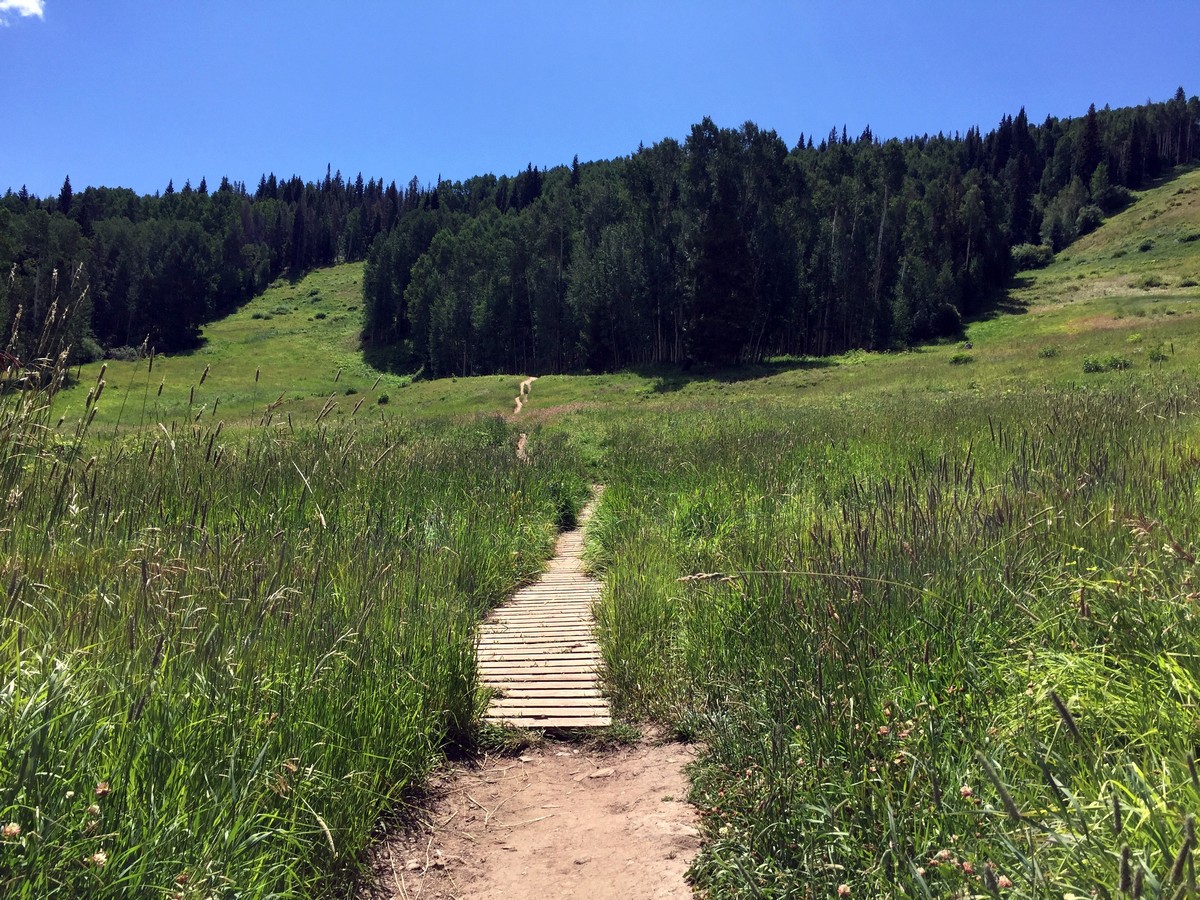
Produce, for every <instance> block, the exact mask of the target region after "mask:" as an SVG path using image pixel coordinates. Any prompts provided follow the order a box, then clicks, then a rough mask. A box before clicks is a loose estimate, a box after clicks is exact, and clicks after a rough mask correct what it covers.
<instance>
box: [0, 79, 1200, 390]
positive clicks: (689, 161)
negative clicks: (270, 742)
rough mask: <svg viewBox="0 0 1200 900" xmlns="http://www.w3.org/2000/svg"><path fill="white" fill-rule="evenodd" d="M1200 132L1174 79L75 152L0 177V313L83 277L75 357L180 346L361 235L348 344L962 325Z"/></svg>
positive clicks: (758, 346) (471, 353)
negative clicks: (792, 126)
mask: <svg viewBox="0 0 1200 900" xmlns="http://www.w3.org/2000/svg"><path fill="white" fill-rule="evenodd" d="M1198 155H1200V101H1198V100H1197V98H1196V97H1192V98H1190V99H1188V98H1187V97H1186V95H1185V93H1184V92H1183V90H1182V88H1181V89H1180V90H1179V91H1177V92H1176V94H1175V96H1174V97H1173V98H1172V99H1171V100H1169V101H1167V102H1165V103H1146V104H1144V105H1141V106H1137V107H1129V108H1124V109H1116V110H1112V109H1108V108H1105V109H1103V110H1096V109H1095V107H1092V108H1091V109H1089V110H1088V112H1087V114H1086V115H1085V116H1083V117H1080V118H1076V119H1056V118H1053V117H1050V118H1047V119H1046V120H1045V121H1044V122H1043V123H1041V124H1040V125H1032V124H1030V123H1029V122H1028V121H1027V119H1026V116H1025V113H1024V111H1023V110H1022V111H1021V112H1019V113H1017V115H1016V116H1005V117H1003V118H1002V119H1001V121H1000V124H999V126H998V127H997V128H995V129H993V130H992V131H990V132H989V133H987V134H986V135H984V134H981V133H980V131H979V129H971V130H970V131H968V132H967V133H966V134H965V135H954V136H953V137H949V136H946V135H942V134H939V135H936V136H929V135H925V136H922V137H914V138H908V139H905V140H896V139H892V140H886V141H881V140H879V139H878V138H877V137H876V136H875V135H873V134H872V133H871V131H870V129H869V128H868V129H866V130H865V131H864V132H863V133H862V134H861V135H859V136H857V137H851V136H849V135H847V133H846V129H845V128H844V127H843V128H842V129H841V131H840V133H839V132H838V131H836V130H833V131H831V132H830V133H829V134H828V135H827V136H825V137H823V138H821V139H820V140H819V141H814V138H813V137H807V138H806V137H804V136H801V139H800V140H799V141H798V142H797V144H796V145H795V146H794V147H792V148H788V147H787V146H786V145H785V143H784V142H783V141H782V140H781V139H780V137H779V136H778V135H777V134H776V133H775V132H773V131H764V130H762V129H760V128H758V127H757V126H756V125H754V124H752V123H746V124H745V125H743V126H742V127H741V128H740V129H728V128H719V127H717V126H716V125H715V124H714V123H713V122H712V121H711V120H708V119H705V120H704V121H703V122H701V123H699V124H697V125H695V126H694V127H693V128H692V130H691V133H690V134H689V135H688V136H687V138H686V139H685V140H683V141H682V142H680V141H676V140H672V139H666V140H662V141H660V142H658V143H656V144H654V145H653V146H651V147H644V146H643V147H639V148H638V150H637V152H635V153H633V154H631V155H629V156H627V157H623V158H618V159H613V160H605V161H598V162H590V163H586V164H580V163H579V161H578V159H576V160H575V161H574V162H573V164H572V165H570V166H561V167H557V168H553V169H549V170H539V169H538V168H536V167H534V166H532V165H531V166H528V167H527V168H526V169H525V171H523V172H519V173H517V174H516V175H514V176H511V177H510V176H505V175H502V176H499V177H497V176H494V175H481V176H478V177H475V178H470V179H468V180H466V181H463V182H447V181H439V182H438V183H437V184H436V185H430V186H422V185H420V184H419V183H418V182H417V180H416V179H415V178H414V179H412V180H411V181H410V182H409V183H408V184H407V185H406V186H405V187H403V188H398V187H397V185H396V183H395V182H392V183H391V184H389V185H387V186H386V187H385V185H384V181H383V179H373V180H369V181H366V182H364V180H363V177H362V175H361V174H360V175H359V176H358V177H357V178H356V179H354V180H353V181H349V180H346V179H343V177H342V175H341V173H340V172H337V173H333V172H331V171H329V170H328V169H327V170H326V173H325V177H324V179H323V180H320V181H316V182H306V181H303V180H302V179H301V178H299V177H298V176H292V177H291V178H289V179H286V180H283V179H277V178H276V176H275V175H274V174H270V175H264V176H263V177H262V178H261V179H260V181H259V183H258V185H257V188H256V189H255V190H253V191H251V190H249V189H248V188H247V186H246V185H245V184H243V183H240V182H232V183H231V182H230V181H229V180H228V179H227V178H222V179H221V182H220V184H219V186H218V187H217V189H216V190H215V191H211V192H210V190H209V187H208V184H207V182H206V181H205V180H204V179H202V180H201V181H200V183H199V185H198V186H197V187H195V188H193V187H192V185H191V184H190V183H185V184H184V186H183V188H182V189H179V190H176V188H175V186H174V184H173V183H169V184H168V185H167V186H166V189H165V190H164V191H162V192H160V193H156V194H154V195H152V196H145V195H138V194H136V193H135V192H134V191H132V190H129V189H125V188H108V187H88V188H86V189H84V190H82V191H78V192H77V191H75V190H74V189H73V188H72V186H71V183H70V178H69V177H68V178H67V179H66V180H65V181H64V183H63V186H62V190H61V191H60V192H59V194H58V196H57V197H46V198H38V197H36V196H32V195H30V194H29V193H28V192H27V191H26V190H25V189H24V188H22V189H21V190H19V191H16V192H14V191H12V190H11V189H9V190H8V191H7V192H6V193H5V194H4V196H3V197H0V327H3V329H4V330H3V334H4V335H11V337H9V338H7V339H6V340H7V341H8V343H7V344H6V346H5V350H6V351H8V352H11V353H14V354H16V355H18V356H24V355H27V354H29V353H30V352H32V349H33V347H34V346H35V341H36V335H37V334H38V333H39V331H40V326H41V323H42V322H43V321H44V319H45V317H46V316H47V314H48V312H49V310H50V309H51V308H52V307H53V304H55V302H56V301H59V300H60V299H61V295H63V294H64V292H74V293H75V294H76V295H77V296H78V295H81V296H82V297H83V300H84V302H83V303H81V304H79V305H78V307H77V308H76V311H75V312H74V314H73V315H74V318H73V320H72V321H71V322H70V323H69V326H68V328H67V329H66V334H67V337H68V339H69V341H70V342H71V347H72V358H73V360H74V361H82V360H89V359H94V358H97V357H99V356H101V355H124V354H130V353H136V352H138V350H137V349H136V348H140V347H154V348H156V349H158V350H159V351H165V352H173V351H183V350H187V349H189V348H191V347H194V346H195V345H196V342H197V340H198V337H199V333H200V328H201V326H202V325H203V324H204V323H205V322H208V321H211V320H212V319H214V318H217V317H220V316H223V315H226V314H227V313H229V312H230V311H232V310H234V309H236V308H237V307H238V306H239V305H240V304H242V303H244V302H245V301H246V300H248V299H249V298H250V297H253V296H254V295H255V294H257V293H258V292H260V291H261V290H262V289H263V288H264V287H265V286H266V285H267V284H269V283H270V282H271V281H273V280H274V279H276V278H278V277H280V276H284V275H286V276H290V277H299V276H300V275H302V274H303V273H304V272H305V271H307V270H309V269H311V268H314V267H318V266H326V265H332V264H334V263H337V262H342V261H352V260H360V259H364V258H365V259H366V260H367V266H366V270H365V274H364V280H363V295H364V305H363V315H364V318H363V345H364V349H365V350H366V351H367V352H368V353H370V354H371V355H372V358H373V359H374V360H375V361H376V362H380V363H383V364H386V365H391V366H394V367H398V368H405V369H409V370H412V369H416V368H423V370H424V371H425V373H426V374H429V375H446V374H470V373H484V372H496V371H517V370H520V371H538V372H563V371H577V370H583V369H590V370H609V369H615V368H620V367H624V366H633V365H639V364H654V363H677V364H686V363H689V362H697V363H706V364H732V363H737V362H749V361H755V360H760V359H763V358H765V357H768V356H773V355H778V354H804V355H808V354H829V353H836V352H840V351H843V350H846V349H849V348H855V347H863V348H884V347H891V346H900V345H905V344H908V343H912V342H915V341H920V340H925V339H928V338H931V337H937V336H941V335H951V334H954V333H956V332H957V331H958V329H959V328H960V327H961V321H962V318H963V317H964V316H969V315H972V314H974V313H977V312H978V311H980V310H981V309H982V308H983V307H984V305H986V304H987V303H988V302H989V301H990V298H991V297H992V296H993V294H994V292H995V291H996V290H997V288H998V287H999V286H1001V285H1002V284H1003V283H1004V280H1005V279H1006V278H1007V277H1008V275H1009V274H1010V271H1011V268H1012V260H1013V257H1014V255H1015V256H1016V257H1018V258H1021V259H1026V260H1027V259H1036V258H1039V254H1038V253H1033V252H1031V250H1032V249H1036V248H1039V247H1042V246H1043V245H1044V246H1047V247H1049V248H1050V249H1052V250H1057V249H1060V248H1061V247H1063V246H1065V245H1066V244H1067V243H1069V242H1070V241H1071V240H1074V238H1075V237H1077V236H1078V235H1080V234H1081V233H1084V232H1086V231H1088V230H1090V229H1092V228H1094V227H1096V225H1097V224H1099V222H1100V221H1101V220H1102V218H1103V217H1104V215H1106V214H1108V213H1109V212H1112V211H1113V210H1115V209H1118V208H1120V206H1121V205H1123V204H1124V203H1126V202H1127V201H1128V196H1129V193H1128V192H1129V190H1134V189H1137V188H1139V187H1142V186H1144V185H1145V184H1146V183H1147V181H1148V180H1149V179H1153V178H1155V177H1157V176H1159V175H1160V174H1161V173H1163V172H1164V171H1166V170H1167V169H1169V168H1170V167H1172V166H1176V165H1181V164H1185V163H1188V162H1191V161H1194V160H1195V159H1196V158H1197V156H1198ZM73 308H74V307H73Z"/></svg>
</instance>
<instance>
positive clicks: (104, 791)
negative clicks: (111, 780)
mask: <svg viewBox="0 0 1200 900" xmlns="http://www.w3.org/2000/svg"><path fill="white" fill-rule="evenodd" d="M111 793H112V788H110V787H109V786H108V782H107V781H102V782H100V783H99V784H98V785H96V796H97V797H107V796H108V795H109V794H111Z"/></svg>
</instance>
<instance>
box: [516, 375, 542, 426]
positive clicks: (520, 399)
mask: <svg viewBox="0 0 1200 900" xmlns="http://www.w3.org/2000/svg"><path fill="white" fill-rule="evenodd" d="M537 380H538V377H537V376H536V375H531V376H530V377H529V378H526V379H525V380H524V381H522V382H521V388H520V392H519V393H518V394H517V396H515V397H513V403H514V404H515V408H514V409H513V415H514V416H515V415H516V414H517V413H519V412H520V411H521V408H522V407H524V406H525V403H526V398H527V397H528V396H529V389H530V388H532V387H533V383H534V382H535V381H537Z"/></svg>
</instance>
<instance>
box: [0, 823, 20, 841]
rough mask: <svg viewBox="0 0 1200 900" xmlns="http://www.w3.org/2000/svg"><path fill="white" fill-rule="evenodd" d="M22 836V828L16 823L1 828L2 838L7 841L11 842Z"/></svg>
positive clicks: (0, 835)
mask: <svg viewBox="0 0 1200 900" xmlns="http://www.w3.org/2000/svg"><path fill="white" fill-rule="evenodd" d="M20 836H21V826H20V825H18V824H17V823H16V822H7V823H6V824H5V825H4V827H3V828H0V837H2V838H4V839H5V840H6V841H11V840H13V839H14V838H19V837H20Z"/></svg>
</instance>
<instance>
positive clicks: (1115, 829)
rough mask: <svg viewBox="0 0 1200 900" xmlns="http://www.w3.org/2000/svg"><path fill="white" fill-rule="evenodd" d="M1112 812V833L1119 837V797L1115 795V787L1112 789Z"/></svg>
mask: <svg viewBox="0 0 1200 900" xmlns="http://www.w3.org/2000/svg"><path fill="white" fill-rule="evenodd" d="M1112 813H1113V834H1115V835H1117V836H1118V837H1120V835H1121V826H1122V825H1123V823H1122V821H1121V798H1120V797H1118V796H1117V789H1116V788H1115V787H1114V788H1113V789H1112Z"/></svg>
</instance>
